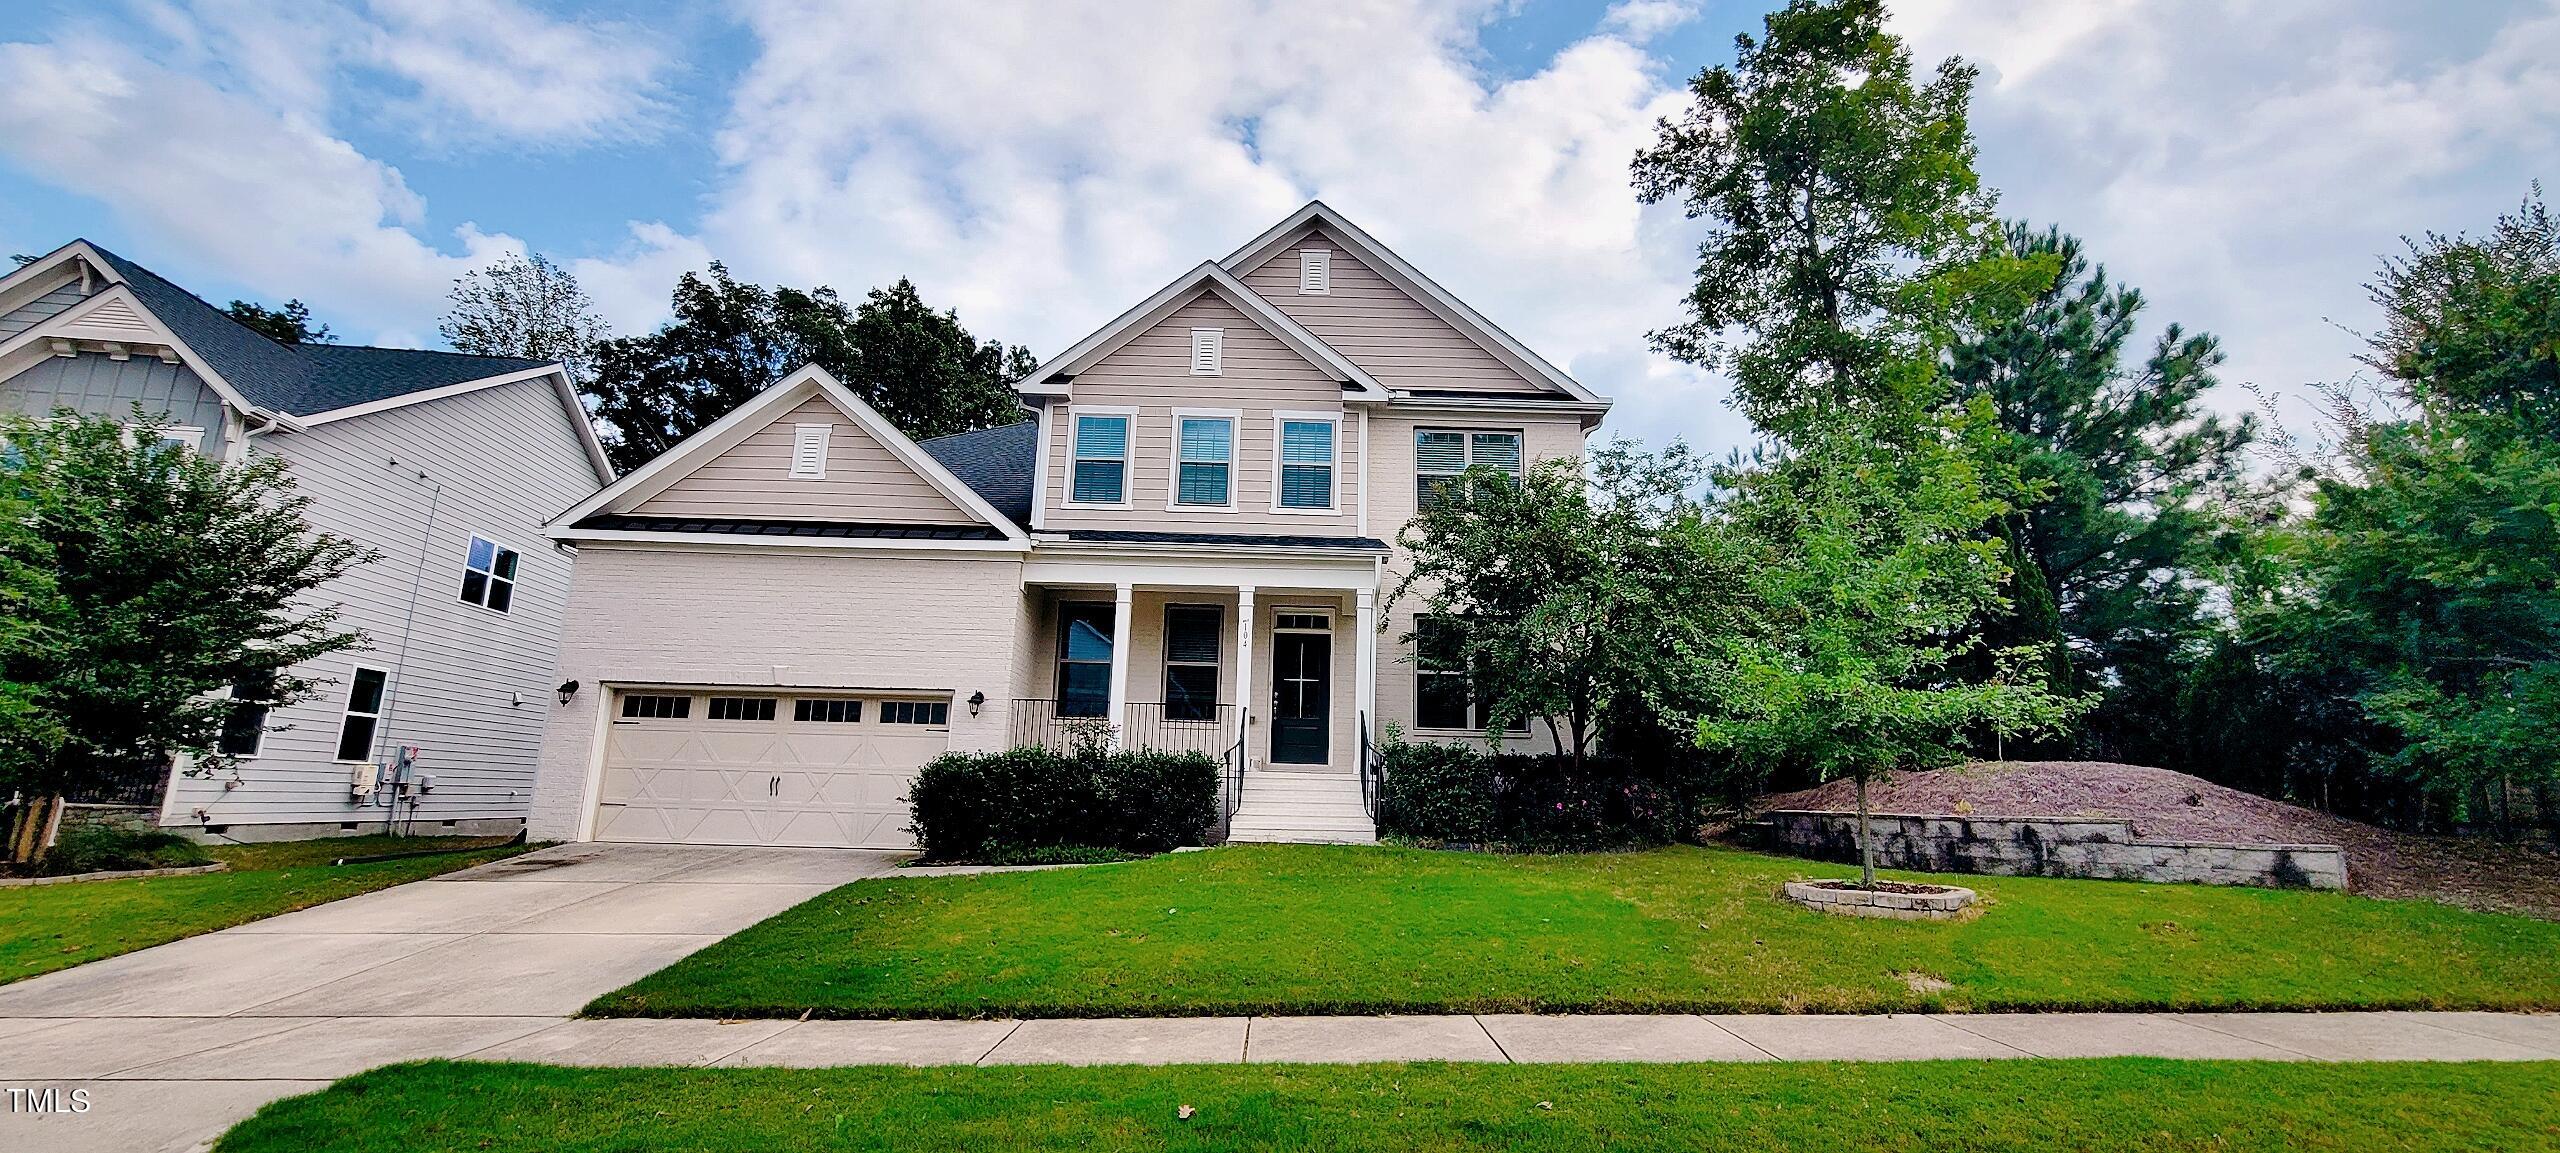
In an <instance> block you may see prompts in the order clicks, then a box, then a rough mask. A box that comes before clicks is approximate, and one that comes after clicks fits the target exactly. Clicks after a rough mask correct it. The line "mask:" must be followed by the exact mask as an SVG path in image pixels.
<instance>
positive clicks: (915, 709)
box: [880, 701, 951, 725]
mask: <svg viewBox="0 0 2560 1153" xmlns="http://www.w3.org/2000/svg"><path fill="white" fill-rule="evenodd" d="M880 723H881V724H884V725H947V724H950V723H951V703H950V702H948V701H882V702H880Z"/></svg>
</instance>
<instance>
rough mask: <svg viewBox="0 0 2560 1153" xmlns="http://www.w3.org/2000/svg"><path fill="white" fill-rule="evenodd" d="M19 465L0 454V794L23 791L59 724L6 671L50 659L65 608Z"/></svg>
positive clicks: (55, 742)
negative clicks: (37, 527) (36, 524)
mask: <svg viewBox="0 0 2560 1153" xmlns="http://www.w3.org/2000/svg"><path fill="white" fill-rule="evenodd" d="M23 467H24V458H23V457H21V456H17V455H14V454H12V455H6V456H0V800H5V799H6V798H7V797H8V796H10V795H13V794H21V793H23V792H25V789H24V788H23V786H24V785H26V784H27V783H29V780H30V777H31V775H32V774H33V772H34V771H35V770H36V769H38V768H40V767H42V766H44V765H47V764H50V763H51V762H52V759H53V751H54V750H55V749H56V748H58V747H60V745H61V744H62V725H61V723H60V722H59V721H57V720H56V719H55V718H54V717H53V716H52V715H51V714H49V713H47V712H45V711H44V709H42V708H41V707H39V705H38V702H37V699H36V687H35V686H34V685H31V684H28V683H26V682H24V681H21V680H18V679H16V678H15V677H14V676H13V675H12V674H11V671H10V670H12V669H24V668H27V667H29V666H31V665H34V664H38V663H44V662H47V661H49V659H50V658H51V655H52V652H53V649H54V646H55V645H56V643H57V638H58V636H59V633H60V630H61V628H62V627H63V625H64V624H65V623H66V621H65V617H66V616H67V614H68V612H69V607H68V606H67V605H65V604H64V603H63V600H62V596H61V593H60V591H59V590H58V589H57V588H56V587H55V586H54V580H53V550H52V548H51V547H50V546H48V545H47V544H46V543H45V540H44V538H43V537H42V536H40V535H38V534H37V532H36V529H35V500H34V489H33V486H32V485H30V484H29V483H27V481H26V478H24V477H23V476H22V475H21V473H22V471H23Z"/></svg>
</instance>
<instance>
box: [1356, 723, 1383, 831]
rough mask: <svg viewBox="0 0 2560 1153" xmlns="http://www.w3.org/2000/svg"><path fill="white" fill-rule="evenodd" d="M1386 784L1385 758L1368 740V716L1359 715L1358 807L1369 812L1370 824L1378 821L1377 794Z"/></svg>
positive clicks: (1374, 743) (1375, 743)
mask: <svg viewBox="0 0 2560 1153" xmlns="http://www.w3.org/2000/svg"><path fill="white" fill-rule="evenodd" d="M1385 784H1386V763H1385V758H1384V757H1382V756H1381V755H1380V754H1379V753H1378V745H1377V742H1376V741H1373V740H1371V739H1370V738H1369V714H1368V712H1367V711H1366V710H1363V711H1362V712H1361V714H1360V807H1361V808H1363V809H1367V810H1368V811H1369V821H1370V823H1371V824H1375V823H1377V820H1378V792H1379V789H1380V788H1381V787H1382V786H1384V785H1385Z"/></svg>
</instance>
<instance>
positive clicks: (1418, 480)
mask: <svg viewBox="0 0 2560 1153" xmlns="http://www.w3.org/2000/svg"><path fill="white" fill-rule="evenodd" d="M1470 468H1486V469H1491V470H1493V471H1495V472H1499V473H1502V474H1504V475H1506V476H1511V477H1517V476H1519V475H1520V434H1519V433H1517V432H1471V431H1456V430H1449V429H1430V428H1426V429H1420V430H1418V431H1416V432H1415V433H1414V434H1413V501H1414V507H1415V508H1417V509H1432V508H1437V507H1439V505H1440V503H1441V502H1442V501H1444V500H1447V499H1448V498H1449V496H1450V494H1451V493H1454V492H1455V491H1457V486H1458V483H1459V480H1460V478H1462V477H1464V476H1465V475H1466V471H1467V470H1468V469H1470Z"/></svg>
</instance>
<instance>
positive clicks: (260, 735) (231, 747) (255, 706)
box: [221, 672, 369, 757]
mask: <svg viewBox="0 0 2560 1153" xmlns="http://www.w3.org/2000/svg"><path fill="white" fill-rule="evenodd" d="M275 694H276V678H275V674H274V673H271V672H270V673H257V674H251V675H249V676H245V677H242V678H240V679H239V680H238V681H235V682H233V683H232V686H231V711H230V712H228V713H226V714H224V715H223V718H222V745H221V749H222V755H223V756H226V757H254V756H257V755H258V749H259V747H260V746H262V745H264V744H266V741H267V709H268V707H269V706H268V702H269V701H271V700H273V699H274V698H275ZM368 739H369V738H368Z"/></svg>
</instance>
